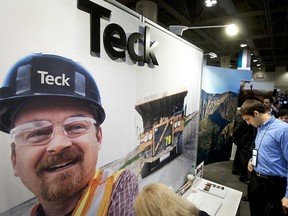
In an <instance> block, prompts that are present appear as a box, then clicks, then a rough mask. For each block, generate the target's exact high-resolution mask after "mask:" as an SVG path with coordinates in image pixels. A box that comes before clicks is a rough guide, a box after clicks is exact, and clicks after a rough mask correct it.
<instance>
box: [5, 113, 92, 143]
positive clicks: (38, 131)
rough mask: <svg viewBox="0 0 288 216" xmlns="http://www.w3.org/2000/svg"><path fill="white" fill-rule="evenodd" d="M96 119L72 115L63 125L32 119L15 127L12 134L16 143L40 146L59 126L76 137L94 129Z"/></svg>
mask: <svg viewBox="0 0 288 216" xmlns="http://www.w3.org/2000/svg"><path fill="white" fill-rule="evenodd" d="M94 125H96V120H95V119H92V118H88V117H82V116H77V117H70V118H67V119H66V120H65V121H64V122H63V124H62V125H57V126H56V125H54V124H53V123H51V122H49V121H47V120H40V121H32V122H28V123H25V124H22V125H19V126H17V127H15V128H13V129H12V130H11V131H10V135H11V137H12V139H13V141H14V142H15V144H16V145H32V146H39V145H45V144H47V143H49V141H50V140H51V139H52V137H53V135H54V132H55V130H56V128H57V127H60V128H61V129H62V130H63V132H64V134H65V135H66V136H67V137H69V138H76V137H79V136H82V135H84V134H86V133H89V132H91V131H92V128H93V127H94Z"/></svg>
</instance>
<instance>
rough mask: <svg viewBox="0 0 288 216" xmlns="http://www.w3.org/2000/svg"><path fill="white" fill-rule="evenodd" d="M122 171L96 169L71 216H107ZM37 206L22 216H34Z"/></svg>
mask: <svg viewBox="0 0 288 216" xmlns="http://www.w3.org/2000/svg"><path fill="white" fill-rule="evenodd" d="M123 171H124V170H120V171H112V170H101V169H97V170H96V172H95V175H94V176H93V178H92V179H91V180H90V182H89V184H88V186H87V188H86V191H85V193H84V194H83V195H82V197H81V199H80V200H79V202H78V204H77V206H76V208H75V209H74V211H73V213H72V216H79V215H81V216H82V215H95V216H105V215H107V213H108V207H109V203H110V198H111V194H112V190H113V186H114V184H115V182H116V181H117V180H118V178H119V176H120V175H121V174H122V172H123ZM38 206H39V203H38V204H36V205H35V206H34V207H33V208H32V209H31V210H30V213H29V211H28V212H27V213H28V214H24V216H25V215H27V216H28V215H30V216H34V215H36V211H37V208H38Z"/></svg>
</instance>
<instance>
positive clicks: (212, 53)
mask: <svg viewBox="0 0 288 216" xmlns="http://www.w3.org/2000/svg"><path fill="white" fill-rule="evenodd" d="M204 55H209V56H210V58H217V54H216V53H214V52H209V53H206V54H204Z"/></svg>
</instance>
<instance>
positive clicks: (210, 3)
mask: <svg viewBox="0 0 288 216" xmlns="http://www.w3.org/2000/svg"><path fill="white" fill-rule="evenodd" d="M216 4H217V0H205V6H206V7H212V6H214V5H216Z"/></svg>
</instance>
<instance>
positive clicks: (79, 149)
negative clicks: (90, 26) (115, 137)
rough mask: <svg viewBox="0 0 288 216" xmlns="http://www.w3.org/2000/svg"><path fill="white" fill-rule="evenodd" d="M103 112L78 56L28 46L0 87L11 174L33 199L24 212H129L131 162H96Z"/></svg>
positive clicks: (0, 123)
mask: <svg viewBox="0 0 288 216" xmlns="http://www.w3.org/2000/svg"><path fill="white" fill-rule="evenodd" d="M104 119H105V112H104V109H103V108H102V105H101V98H100V94H99V90H98V87H97V85H96V83H95V82H94V79H93V78H92V77H91V75H90V74H89V73H88V72H87V71H86V70H85V69H84V68H83V67H82V66H81V65H79V64H77V63H75V62H73V61H72V60H69V59H66V58H64V57H61V56H55V55H44V54H34V55H31V56H28V57H26V58H24V59H22V60H20V61H19V62H17V63H16V64H15V65H14V66H13V67H12V69H11V71H10V72H9V73H8V75H7V77H6V80H5V82H4V85H3V87H2V88H1V90H0V129H1V130H2V131H3V132H5V133H10V135H11V138H12V140H13V143H12V157H11V158H12V165H13V169H14V175H15V176H17V177H20V178H21V180H22V182H23V184H24V185H25V186H26V187H27V188H28V189H29V190H30V191H31V192H32V193H34V194H35V196H36V197H37V198H38V200H39V203H38V204H37V205H35V206H34V207H33V208H32V209H31V210H30V211H29V212H27V214H26V215H37V216H39V215H53V216H55V215H59V216H61V215H65V216H66V215H67V216H68V215H115V216H119V215H121V216H122V215H127V216H128V215H133V214H134V213H133V202H134V198H135V197H136V195H137V193H138V183H137V178H136V176H135V174H134V173H133V172H131V171H129V170H121V171H115V172H114V171H110V170H101V169H95V168H96V164H97V159H98V151H99V150H100V148H101V142H102V129H101V127H100V125H101V123H102V122H103V121H104Z"/></svg>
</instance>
